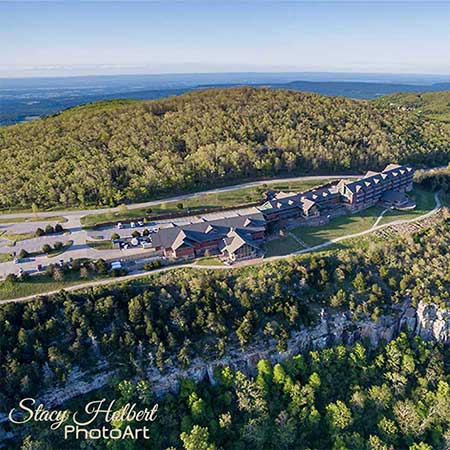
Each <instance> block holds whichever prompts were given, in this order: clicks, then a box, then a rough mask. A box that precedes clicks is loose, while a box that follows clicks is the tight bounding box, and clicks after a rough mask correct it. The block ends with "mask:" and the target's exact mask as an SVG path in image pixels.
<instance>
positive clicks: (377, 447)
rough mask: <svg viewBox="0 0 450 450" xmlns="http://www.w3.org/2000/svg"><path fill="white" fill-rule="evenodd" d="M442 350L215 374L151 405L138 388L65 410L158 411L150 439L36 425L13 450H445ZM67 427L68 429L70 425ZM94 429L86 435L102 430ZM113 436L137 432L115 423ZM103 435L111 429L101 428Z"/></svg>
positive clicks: (345, 354) (359, 354) (374, 352)
mask: <svg viewBox="0 0 450 450" xmlns="http://www.w3.org/2000/svg"><path fill="white" fill-rule="evenodd" d="M449 357H450V355H449V349H448V348H443V347H442V346H441V345H439V344H436V343H431V342H424V341H423V340H421V339H420V338H414V339H413V338H411V336H407V335H406V334H401V335H400V336H399V337H398V338H397V339H395V340H393V341H391V342H389V343H388V344H385V345H380V346H379V347H378V348H371V347H369V346H367V345H364V344H362V343H356V344H355V345H354V346H352V347H344V346H341V345H339V346H336V347H334V348H325V349H321V350H311V351H309V352H305V353H303V354H298V355H295V356H294V357H292V358H290V359H287V360H284V361H283V362H281V363H276V364H271V363H270V362H269V361H267V360H264V359H263V360H260V361H259V362H258V363H257V369H256V371H255V372H256V373H254V374H253V375H251V376H250V375H248V374H244V373H243V372H241V371H233V370H231V369H230V367H229V366H223V367H221V368H217V369H216V371H215V373H214V379H215V382H216V384H214V385H212V384H210V383H208V382H206V381H204V382H201V383H198V384H195V383H194V382H193V381H192V380H189V379H185V380H182V382H181V387H180V389H179V392H178V393H177V394H167V395H165V396H164V397H162V398H156V397H155V396H154V395H153V394H152V391H151V384H150V383H149V381H147V380H145V379H140V380H138V379H123V380H121V381H120V382H117V383H116V384H115V386H111V387H109V388H107V389H102V390H101V391H99V392H95V393H94V394H90V395H86V396H82V397H80V398H77V399H75V400H74V401H71V402H69V404H67V405H65V406H66V407H68V408H69V410H70V411H78V410H83V408H84V405H85V404H86V403H87V402H88V401H90V400H98V399H101V398H106V399H108V401H109V399H112V398H114V399H116V401H117V404H116V405H115V408H116V409H118V408H120V407H122V406H124V405H126V404H127V403H131V402H136V404H137V405H139V408H141V409H143V408H144V407H145V406H148V407H149V408H152V407H153V406H154V404H155V403H157V404H158V415H157V418H156V420H155V422H151V423H149V428H150V434H149V439H148V440H144V439H140V440H138V441H133V440H130V439H129V440H124V441H118V440H107V439H100V440H88V441H83V440H81V441H80V440H75V439H73V438H72V437H71V436H69V440H64V439H63V438H62V435H63V431H62V430H61V429H60V430H57V431H49V430H48V424H42V423H38V422H35V423H34V424H33V425H32V426H31V428H29V429H28V430H27V436H26V437H24V439H23V441H22V443H21V444H18V445H17V446H14V447H12V448H14V449H16V450H19V449H20V450H44V449H56V448H71V449H74V450H75V449H87V448H89V449H94V450H100V449H114V450H119V449H120V450H122V449H126V450H138V449H139V450H141V449H149V450H246V449H251V450H308V449H309V450H446V449H448V448H449V445H450V416H449V414H448V412H449V411H450V385H449V378H450V367H449V365H448V361H449ZM67 423H68V424H71V423H72V421H71V420H70V419H69V421H68V422H67ZM104 425H105V423H104V422H102V421H101V420H98V421H96V422H95V423H94V424H92V425H90V426H89V427H88V428H98V427H101V426H104ZM113 426H114V427H115V428H118V429H121V430H123V429H125V427H126V426H131V427H132V428H134V429H136V428H138V427H142V422H125V421H122V422H119V421H117V422H115V423H114V425H113ZM109 427H110V425H109V426H108V428H109Z"/></svg>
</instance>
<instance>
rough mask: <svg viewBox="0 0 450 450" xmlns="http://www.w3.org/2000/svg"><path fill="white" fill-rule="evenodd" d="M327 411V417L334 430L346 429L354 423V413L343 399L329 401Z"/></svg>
mask: <svg viewBox="0 0 450 450" xmlns="http://www.w3.org/2000/svg"><path fill="white" fill-rule="evenodd" d="M326 411H327V414H326V418H327V421H328V423H329V425H330V428H331V429H332V430H335V431H339V430H344V429H345V428H347V427H349V426H350V424H351V423H352V414H351V412H350V410H349V409H348V407H347V405H346V404H345V403H344V402H342V401H341V400H337V401H336V402H335V403H329V404H328V405H327V407H326Z"/></svg>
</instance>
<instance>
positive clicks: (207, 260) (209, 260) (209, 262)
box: [195, 256, 223, 266]
mask: <svg viewBox="0 0 450 450" xmlns="http://www.w3.org/2000/svg"><path fill="white" fill-rule="evenodd" d="M195 264H196V265H197V266H223V262H222V261H221V260H220V259H219V258H217V256H205V257H204V258H201V259H198V260H197V261H196V263H195Z"/></svg>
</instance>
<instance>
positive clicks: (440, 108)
mask: <svg viewBox="0 0 450 450" xmlns="http://www.w3.org/2000/svg"><path fill="white" fill-rule="evenodd" d="M378 101H379V102H380V103H381V104H384V105H390V106H391V107H400V108H406V109H409V110H412V111H415V112H417V113H418V114H421V115H425V116H426V117H427V118H429V119H431V120H435V121H439V122H443V123H446V124H447V125H448V128H447V129H448V130H449V132H450V91H443V92H420V93H400V94H393V95H387V96H385V97H382V98H380V99H379V100H378Z"/></svg>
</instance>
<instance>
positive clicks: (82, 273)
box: [80, 266, 89, 279]
mask: <svg viewBox="0 0 450 450" xmlns="http://www.w3.org/2000/svg"><path fill="white" fill-rule="evenodd" d="M80 278H83V279H86V278H89V269H88V268H87V267H86V266H80Z"/></svg>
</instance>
